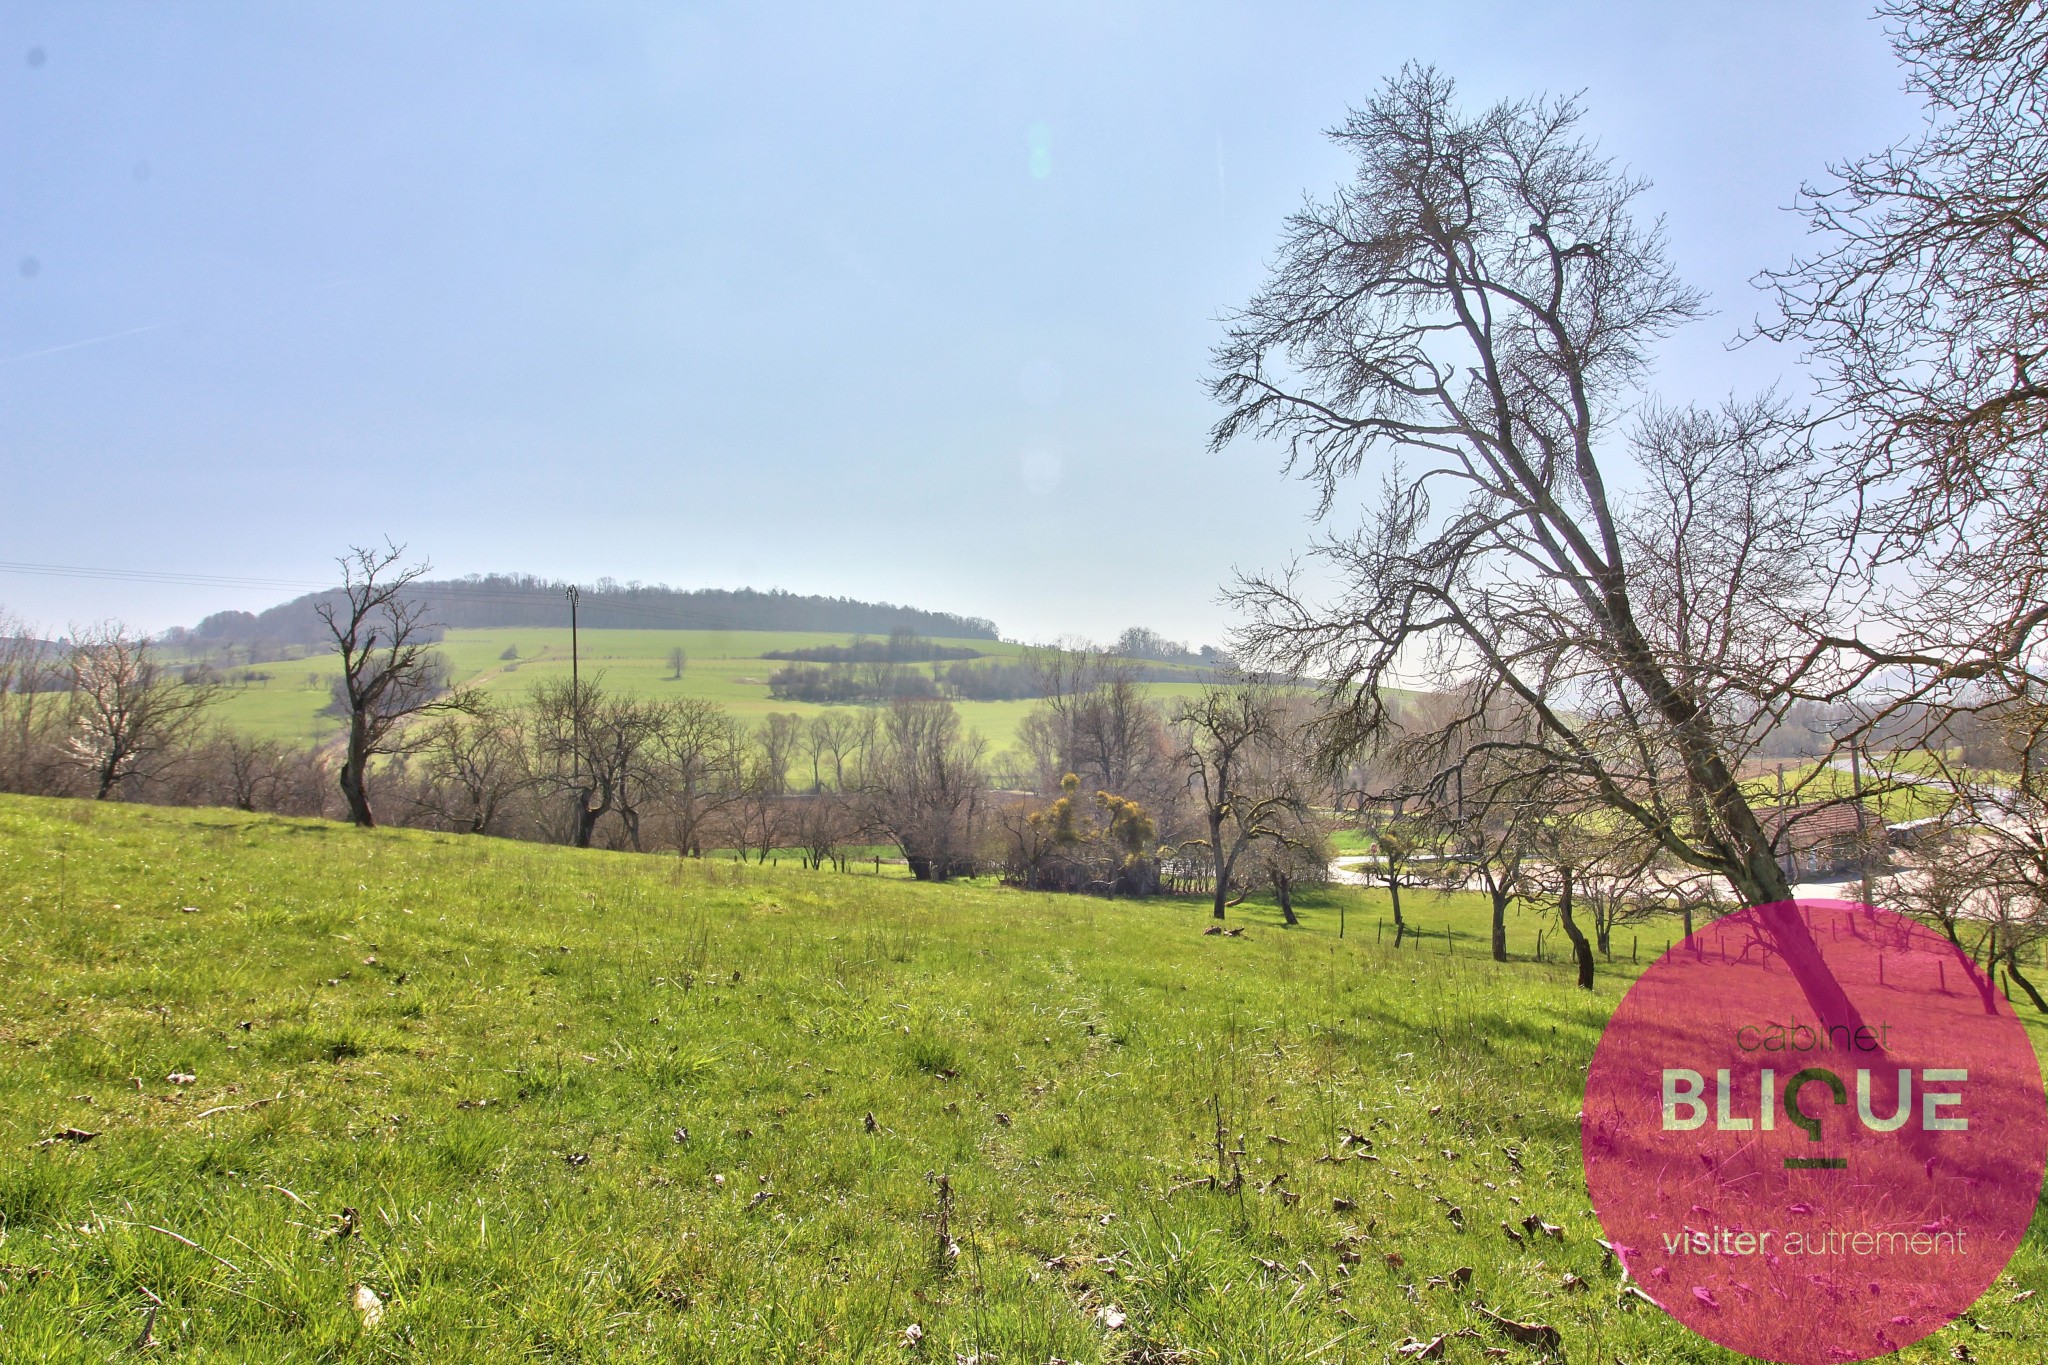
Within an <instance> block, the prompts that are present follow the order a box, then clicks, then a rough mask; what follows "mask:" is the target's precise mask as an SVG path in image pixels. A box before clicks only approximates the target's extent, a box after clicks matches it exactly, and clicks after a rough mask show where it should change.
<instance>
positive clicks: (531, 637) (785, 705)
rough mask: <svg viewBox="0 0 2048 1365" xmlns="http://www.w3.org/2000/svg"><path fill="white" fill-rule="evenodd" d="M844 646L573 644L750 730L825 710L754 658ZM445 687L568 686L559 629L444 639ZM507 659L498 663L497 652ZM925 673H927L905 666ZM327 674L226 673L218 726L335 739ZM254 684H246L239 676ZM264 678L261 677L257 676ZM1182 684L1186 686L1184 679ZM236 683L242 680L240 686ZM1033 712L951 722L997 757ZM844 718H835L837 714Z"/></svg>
mask: <svg viewBox="0 0 2048 1365" xmlns="http://www.w3.org/2000/svg"><path fill="white" fill-rule="evenodd" d="M851 638H852V637H851V636H847V635H828V634H817V633H810V632H802V631H753V630H586V631H584V632H582V634H581V637H580V639H579V641H578V645H579V648H580V650H581V654H582V668H583V670H584V673H585V676H589V675H590V674H591V673H594V672H598V671H602V673H603V674H604V679H605V685H606V686H607V687H611V688H616V689H619V690H621V691H624V692H628V693H632V694H635V695H639V696H649V697H706V698H709V699H710V700H712V701H715V702H717V703H719V704H720V705H721V706H724V707H725V708H726V709H728V710H730V711H731V712H732V713H733V714H734V715H736V716H739V717H741V718H742V719H745V720H748V721H753V720H758V719H759V718H761V717H762V716H765V715H767V714H768V713H769V712H770V711H790V712H795V713H796V714H798V715H803V716H810V715H816V714H818V713H819V712H821V711H824V710H826V709H827V708H825V707H822V706H816V705H812V704H810V703H808V702H785V701H776V700H774V699H772V698H771V697H770V696H769V695H768V675H769V674H770V673H771V672H773V671H774V670H775V669H778V668H781V667H783V666H784V665H783V664H782V663H780V662H777V661H775V660H771V659H763V658H762V657H761V655H762V654H763V653H765V652H767V651H769V650H792V649H802V648H805V647H807V646H815V645H843V644H845V643H847V642H848V641H849V640H850V639H851ZM938 643H940V644H948V645H966V646H970V647H972V648H975V649H978V650H980V651H982V652H983V653H984V654H986V655H988V656H990V657H991V658H995V659H1008V658H1014V657H1015V656H1016V655H1018V654H1019V653H1021V652H1022V651H1023V646H1021V645H1014V644H1004V643H999V642H997V641H993V640H941V641H938ZM678 646H680V647H681V648H682V649H683V651H684V652H685V653H686V654H688V656H689V664H688V666H687V667H686V668H685V669H684V670H683V676H682V678H681V680H680V681H677V680H673V679H671V678H670V676H669V668H668V654H669V651H670V650H671V649H675V648H677V647H678ZM440 649H441V652H442V653H443V654H445V655H446V656H447V658H448V662H449V665H450V670H451V673H452V676H453V678H454V680H455V681H456V682H458V683H464V684H468V685H471V686H475V687H479V688H481V689H483V690H484V691H485V692H487V693H489V694H491V695H493V696H496V697H499V698H502V699H505V700H513V701H516V700H517V699H519V698H520V697H522V696H523V695H524V694H525V693H526V692H527V690H528V689H529V688H531V687H532V685H533V684H534V683H536V682H540V681H544V680H548V679H554V678H567V677H568V676H569V632H568V630H567V629H559V630H543V629H531V630H529V629H505V630H451V631H449V632H448V634H447V637H446V639H444V640H443V641H442V643H441V646H440ZM508 649H510V650H514V651H516V653H517V657H516V658H512V659H507V658H504V657H503V656H504V654H505V652H506V650H508ZM907 666H908V667H917V668H921V669H923V670H924V671H926V672H929V671H931V668H932V665H930V664H921V665H907ZM336 672H337V669H336V666H335V664H334V661H333V658H332V656H331V655H326V654H320V655H315V656H314V657H312V658H308V659H302V660H295V661H286V662H281V663H266V664H257V665H255V666H253V667H250V668H241V667H237V668H234V669H231V670H228V674H227V676H228V678H229V681H230V684H231V686H230V690H229V692H228V693H227V695H226V696H225V697H224V698H223V700H222V702H221V705H220V707H219V709H218V716H219V718H220V719H221V720H222V721H223V722H224V723H226V724H228V725H230V726H233V727H234V728H236V729H238V730H241V731H243V732H245V733H248V734H252V735H259V736H264V737H268V738H272V739H279V740H289V741H293V742H296V743H319V742H321V741H323V740H326V739H329V738H332V737H333V736H334V735H336V734H338V733H339V732H340V728H341V727H340V722H339V721H338V720H337V719H335V718H334V717H332V716H328V715H323V714H322V711H323V710H324V708H325V707H326V706H327V705H328V703H329V701H330V700H331V699H332V695H333V694H332V691H331V688H332V685H333V680H334V677H335V674H336ZM252 674H253V675H259V676H256V677H253V678H249V677H248V675H252ZM262 675H267V676H262ZM1190 676H1191V677H1192V676H1194V674H1193V671H1192V670H1190ZM245 678H246V679H247V680H245ZM1144 686H1145V689H1146V691H1147V692H1148V693H1150V694H1152V695H1153V696H1156V697H1159V698H1172V697H1174V696H1178V695H1184V694H1189V693H1192V692H1193V691H1194V690H1195V686H1194V684H1192V683H1188V684H1179V683H1147V684H1145V685H1144ZM1033 705H1034V703H1032V702H1028V701H994V702H961V703H960V704H959V706H960V715H961V719H962V720H963V722H965V724H966V725H967V726H968V728H969V729H972V730H975V731H978V732H979V733H981V734H982V735H983V736H985V737H986V738H987V739H988V741H989V744H990V746H991V748H992V749H994V750H997V751H1000V750H1003V749H1007V748H1009V747H1011V746H1012V745H1013V744H1014V743H1015V742H1016V735H1017V725H1018V723H1019V722H1020V721H1022V720H1023V719H1024V716H1025V714H1026V713H1027V712H1028V711H1029V710H1030V709H1031V707H1032V706H1033ZM842 709H844V708H842Z"/></svg>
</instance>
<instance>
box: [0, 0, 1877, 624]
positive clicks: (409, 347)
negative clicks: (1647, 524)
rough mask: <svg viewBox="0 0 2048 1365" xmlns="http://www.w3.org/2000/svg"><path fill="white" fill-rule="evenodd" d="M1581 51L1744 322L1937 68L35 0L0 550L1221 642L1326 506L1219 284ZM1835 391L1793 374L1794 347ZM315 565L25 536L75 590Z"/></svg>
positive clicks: (1544, 11)
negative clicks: (1230, 423)
mask: <svg viewBox="0 0 2048 1365" xmlns="http://www.w3.org/2000/svg"><path fill="white" fill-rule="evenodd" d="M1411 58H1412V59H1420V60H1423V61H1429V62H1434V63H1436V64H1438V65H1439V66H1441V67H1443V68H1444V69H1445V70H1446V71H1447V72H1449V73H1450V74H1451V75H1453V76H1454V77H1455V78H1457V80H1458V81H1459V82H1460V85H1461V88H1462V90H1463V92H1464V94H1465V96H1466V98H1467V100H1468V101H1469V102H1471V103H1473V104H1478V103H1481V102H1487V101H1491V100H1493V99H1497V98H1500V97H1503V96H1514V95H1522V94H1529V93H1536V92H1542V91H1551V92H1566V91H1575V90H1583V91H1584V94H1585V100H1586V103H1587V106H1588V110H1589V115H1590V116H1589V119H1588V125H1587V126H1588V128H1589V129H1590V131H1592V132H1593V133H1594V134H1595V135H1596V136H1597V137H1598V138H1599V140H1600V142H1601V145H1602V146H1603V148H1604V149H1605V150H1606V151H1607V152H1608V153H1609V154H1611V155H1613V156H1614V157H1616V158H1617V159H1618V160H1620V161H1621V162H1623V163H1625V164H1626V165H1627V166H1628V167H1629V168H1630V169H1631V170H1633V171H1635V172H1636V173H1638V174H1641V175H1644V176H1647V177H1649V178H1650V179H1652V180H1653V181H1655V188H1654V189H1653V190H1652V191H1651V192H1650V194H1649V195H1648V196H1647V200H1646V203H1647V206H1648V208H1649V209H1650V210H1651V211H1654V212H1661V213H1664V214H1666V215H1667V216H1668V218H1669V227H1670V234H1671V239H1672V244H1673V249H1674V252H1675V254H1676V256H1677V259H1678V261H1679V263H1680V266H1681V268H1682V269H1683V271H1684V272H1685V274H1686V275H1687V277H1688V278H1689V279H1690V280H1691V281H1692V282H1694V283H1695V284H1697V285H1699V286H1701V287H1703V288H1705V289H1707V290H1708V291H1709V292H1710V294H1711V296H1712V301H1713V304H1714V306H1715V307H1716V308H1717V309H1718V310H1719V312H1718V314H1717V316H1716V317H1715V318H1713V319H1712V320H1710V321H1708V322H1707V323H1705V324H1703V325H1701V326H1700V327H1697V328H1695V329H1693V330H1692V331H1691V332H1689V333H1687V334H1685V335H1684V336H1682V337H1680V338H1678V339H1676V340H1674V341H1673V342H1672V343H1671V344H1670V346H1669V347H1668V348H1667V351H1666V353H1665V355H1664V357H1663V359H1662V363H1661V373H1660V375H1659V380H1658V382H1659V386H1660V388H1661V389H1662V390H1663V391H1664V392H1665V393H1667V394H1668V395H1670V396H1673V397H1677V398H1695V397H1696V398H1705V399H1709V400H1711V399H1713V398H1715V397H1718V396H1720V395H1722V394H1725V393H1727V392H1729V391H1730V390H1748V389H1752V388H1755V387H1758V386H1760V385H1764V384H1768V383H1771V382H1774V381H1780V380H1782V379H1783V377H1784V376H1787V375H1792V374H1795V373H1796V372H1795V370H1794V367H1793V364H1792V358H1791V357H1788V356H1785V355H1782V354H1778V353H1774V352H1772V351H1771V350H1770V349H1768V348H1763V347H1750V348H1745V349H1742V350H1739V351H1734V352H1731V351H1730V350H1729V349H1728V348H1727V346H1726V342H1727V341H1728V339H1729V338H1730V337H1731V336H1732V335H1733V334H1734V332H1735V331H1736V330H1737V328H1738V327H1739V326H1740V324H1741V323H1743V322H1744V321H1746V320H1747V319H1748V318H1750V317H1751V316H1752V315H1753V314H1754V312H1755V311H1756V310H1757V309H1758V308H1759V307H1760V305H1761V300H1760V299H1759V297H1758V296H1757V295H1756V294H1755V292H1754V290H1753V289H1752V288H1751V286H1750V285H1749V283H1748V281H1749V279H1750V277H1751V276H1752V275H1753V274H1754V273H1755V271H1756V270H1758V269H1759V268H1761V267H1764V266H1767V265H1772V264H1777V263H1780V262H1782V261H1783V260H1784V259H1785V258H1786V256H1787V255H1788V254H1789V253H1790V252H1791V251H1792V250H1793V249H1794V247H1795V246H1796V244H1797V242H1798V239H1799V235H1800V231H1801V229H1800V224H1799V221H1798V220H1797V219H1796V218H1794V217H1792V216H1791V215H1790V214H1787V213H1785V212H1783V208H1784V206H1785V205H1787V204H1788V203H1789V202H1790V201H1791V199H1792V197H1793V194H1794V192H1795V190H1796V188H1797V186H1798V184H1799V182H1800V181H1801V179H1802V178H1810V177H1813V176H1815V175H1817V174H1818V173H1819V172H1820V171H1821V169H1822V167H1823V165H1824V163H1825V162H1827V161H1828V160H1830V159H1840V158H1843V157H1846V156H1849V155H1852V154H1854V153H1857V152H1861V151H1864V150H1868V149H1871V148H1874V147H1876V146H1879V145H1882V144H1883V143H1885V142H1888V141H1891V140H1894V139H1896V138H1898V137H1900V136H1903V135H1904V134H1906V133H1907V132H1909V131H1910V130H1911V129H1912V128H1913V127H1914V125H1915V122H1916V118H1917V115H1916V112H1915V108H1914V105H1913V104H1912V102H1911V101H1910V100H1909V99H1908V98H1907V97H1906V96H1905V95H1904V94H1903V93H1902V91H1901V89H1900V78H1899V74H1898V71H1897V68H1896V66H1895V65H1894V63H1893V61H1892V59H1891V55H1890V53H1889V51H1888V50H1887V48H1886V47H1885V43H1884V35H1883V33H1882V31H1881V29H1880V28H1879V26H1878V25H1877V24H1876V22H1874V21H1873V20H1872V19H1871V18H1870V17H1869V15H1868V12H1867V9H1866V8H1864V7H1862V6H1859V5H1853V4H1825V3H1800V4H1792V5H1787V4H1781V3H1759V4H1738V5H1711V4H1699V5H1673V4H1664V3H1640V4H1634V5H1619V4H1612V5H1603V4H1546V5H1532V4H1528V3H1526V0H1523V3H1503V4H1478V3H1471V4H1451V3H1434V4H1404V5H1388V4H1370V3H1361V4H1348V5H1334V4H1332V5H1312V4H1287V3H1258V4H1207V3H1185V4H1147V5H1141V4H1111V3H1090V4H1073V5H1065V4H1014V5H1012V4H949V5H879V4H878V5H854V4H844V5H829V6H803V5H776V6H757V5H745V6H742V5H732V6H708V5H689V4H659V5H655V4H645V5H643V4H587V3H578V4H567V3H564V4H557V5H523V4H516V3H506V0H494V2H493V3H489V4H476V5H465V4H454V3H428V4H419V3H409V4H402V5H401V4H372V3H360V0H354V2H351V3H346V4H340V3H337V4H319V3H311V2H310V0H294V3H292V4H288V5H277V4H248V5H230V4H187V3H157V4H148V5H143V4H111V3H110V4H91V5H85V4H76V3H55V4H43V3H29V2H27V0H10V3H9V4H8V5H6V6H5V7H4V8H0V127H5V128H6V129H7V130H8V133H7V135H6V136H5V137H4V138H0V488H4V495H0V496H4V504H0V505H4V507H5V512H4V514H0V515H4V520H0V525H4V526H5V532H4V534H0V547H4V548H0V561H6V562H10V563H37V564H60V565H87V566H95V567H103V568H115V569H135V570H149V571H169V572H176V573H185V574H198V575H222V576H230V577H238V578H252V579H259V580H278V581H292V582H297V581H305V582H319V581H324V580H325V579H326V578H327V577H328V576H329V575H330V574H331V572H332V559H333V556H334V555H335V554H336V553H338V552H340V551H341V550H342V549H343V548H345V547H346V546H347V545H348V544H349V543H351V542H362V541H366V540H373V539H376V538H378V537H381V536H384V535H387V534H388V535H390V536H392V537H394V538H396V539H398V540H401V541H405V542H408V543H409V544H410V545H411V546H412V547H413V549H414V550H415V551H417V552H419V553H420V554H423V555H427V556H431V558H432V559H433V561H434V564H435V566H436V568H437V569H438V570H441V571H445V572H449V573H467V572H482V571H491V570H520V571H527V572H534V573H541V574H548V575H556V576H563V577H573V578H578V579H581V580H583V581H586V582H587V581H590V580H592V579H595V578H597V577H599V576H603V575H609V576H611V577H614V578H617V579H620V580H632V579H641V580H645V581H649V582H653V581H666V582H671V583H676V584H680V585H689V586H697V585H720V586H740V585H751V586H756V587H769V586H779V587H785V588H789V589H792V590H795V591H802V592H829V593H843V594H847V595H850V596H857V597H866V598H881V599H889V600H895V601H905V602H911V603H915V604H917V605H920V606H925V607H932V608H939V609H945V610H953V611H961V612H968V613H972V614H977V615H987V616H990V617H993V618H994V619H995V620H996V621H997V623H998V624H999V625H1000V626H1001V627H1002V629H1003V630H1004V632H1005V633H1006V634H1008V635H1012V636H1017V637H1022V638H1046V637H1050V636H1054V635H1061V634H1068V633H1079V634H1084V635H1095V636H1098V637H1101V636H1109V635H1113V634H1114V633H1115V632H1116V631H1118V630H1120V629H1121V628H1122V627H1123V626H1125V625H1129V624H1133V623H1138V624H1145V625H1149V626H1152V627H1154V628H1157V629H1160V630H1163V631H1165V632H1166V633H1168V634H1170V635H1174V636H1179V637H1183V638H1192V639H1195V640H1214V639H1220V638H1221V636H1222V632H1223V630H1224V629H1225V627H1226V626H1227V624H1228V618H1227V616H1226V614H1225V612H1224V610H1223V609H1222V608H1221V607H1220V606H1219V605H1218V604H1217V602H1216V595H1217V592H1218V589H1219V586H1220V585H1221V584H1222V583H1223V582H1224V581H1225V580H1226V579H1227V578H1228V577H1229V576H1230V574H1231V572H1232V570H1233V569H1234V568H1242V569H1255V568H1261V567H1270V566H1274V565H1277V564H1279V563H1281V562H1282V561H1284V560H1285V559H1286V558H1287V557H1288V555H1289V554H1290V553H1291V552H1292V551H1293V550H1295V549H1296V548H1298V547H1299V546H1300V545H1302V544H1303V542H1304V540H1305V538H1306V536H1307V534H1308V530H1309V527H1308V524H1307V522H1306V520H1305V517H1306V514H1307V513H1308V511H1309V510H1310V505H1311V504H1310V499H1309V497H1308V494H1307V491H1306V490H1305V489H1303V488H1302V487H1301V486H1299V485H1294V484H1289V483H1287V482H1285V481H1283V480H1282V479H1281V478H1280V477H1279V475H1278V472H1277V462H1276V459H1275V456H1274V454H1273V452H1272V451H1270V450H1265V449H1260V448H1258V447H1256V446H1252V445H1248V444H1240V445H1238V446H1236V447H1233V448H1232V449H1230V450H1228V451H1226V452H1225V453H1223V454H1221V455H1211V454H1209V453H1208V452H1207V451H1206V449H1205V444H1204V443H1205V438H1206V432H1207V428H1208V425H1209V423H1210V422H1211V421H1212V420H1213V419H1214V416H1215V413H1214V411H1213V410H1212V407H1211V405H1210V403H1209V400H1208V399H1207V397H1206V396H1205V394H1204V393H1203V388H1202V381H1203V378H1204V375H1205V373H1206V363H1207V353H1208V349H1209V347H1210V346H1211V345H1212V344H1213V343H1214V341H1215V340H1216V338H1217V335H1218V330H1219V329H1218V326H1217V323H1216V319H1217V317H1218V316H1219V315H1220V314H1221V313H1223V312H1225V311H1226V310H1228V309H1229V308H1231V307H1233V306H1235V305H1237V304H1239V303H1241V302H1242V301H1243V300H1244V299H1245V298H1246V297H1247V296H1248V295H1249V294H1250V292H1251V291H1252V289H1253V288H1254V287H1255V286H1256V284H1257V282H1258V279H1259V276H1260V271H1261V268H1262V265H1263V263H1264V261H1265V260H1266V258H1267V256H1268V254H1269V253H1270V251H1271V250H1272V248H1273V246H1274V244H1275V242H1276V241H1277V238H1278V233H1279V228H1280V223H1281V219H1282V217H1283V215H1284V214H1285V213H1286V212H1287V211H1288V210H1289V209H1290V208H1291V207H1293V206H1294V205H1295V204H1296V203H1297V202H1298V201H1299V199H1300V197H1301V195H1302V194H1303V193H1304V192H1312V193H1317V194H1320V193H1322V192H1324V191H1326V190H1327V189H1328V188H1330V187H1331V186H1332V185H1334V184H1335V183H1336V182H1337V181H1338V180H1339V179H1340V178H1341V177H1342V175H1343V174H1344V170H1345V166H1344V163H1343V161H1342V159H1341V157H1340V156H1339V154H1338V153H1337V152H1336V151H1335V150H1334V149H1333V148H1332V147H1330V146H1329V144H1328V143H1327V142H1326V141H1325V140H1324V139H1323V138H1322V136H1321V135H1320V130H1321V129H1323V128H1326V127H1328V126H1330V125H1332V124H1334V123H1336V122H1338V121H1340V120H1341V119H1342V117H1343V115H1344V111H1345V109H1346V107H1347V106H1348V105H1354V104H1357V103H1360V102H1362V101H1363V100H1364V99H1365V98H1366V96H1367V95H1368V94H1369V93H1370V92H1371V90H1372V89H1373V88H1374V86H1375V85H1376V84H1377V83H1378V82H1379V81H1380V80H1381V79H1383V78H1384V77H1385V76H1387V75H1388V74H1391V73H1392V72H1393V71H1394V70H1396V69H1397V68H1398V67H1399V66H1400V64H1401V63H1402V62H1403V61H1405V60H1408V59H1411ZM1792 382H1793V383H1794V384H1795V385H1796V380H1794V381H1792ZM285 595H288V594H287V593H286V592H284V591H282V590H278V589H274V588H271V589H266V588H262V587H251V588H241V589H233V588H224V587H214V586H201V585H190V584H187V585H176V584H163V583H136V582H126V581H104V580H102V581H94V580H81V579H67V578H59V577H48V576H34V575H21V574H14V573H5V572H0V606H4V607H6V608H8V609H11V610H12V611H14V612H16V613H18V614H20V615H22V616H25V617H27V618H28V619H29V620H30V621H31V622H33V623H36V624H39V625H42V626H45V627H51V628H57V627H61V626H63V625H64V624H66V623H67V622H72V621H84V620H88V619H97V618H100V617H106V616H118V617H122V618H125V619H127V620H129V621H131V622H133V623H135V624H137V625H140V626H144V627H147V628H160V627H163V626H168V625H173V624H179V623H189V622H191V621H193V620H196V619H197V618H198V616H200V615H201V614H203V613H205V612H207V611H210V610H214V609H218V608H220V607H225V606H241V607H251V606H261V605H264V604H266V603H268V602H270V601H273V600H277V599H278V598H281V597H282V596H285Z"/></svg>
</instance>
